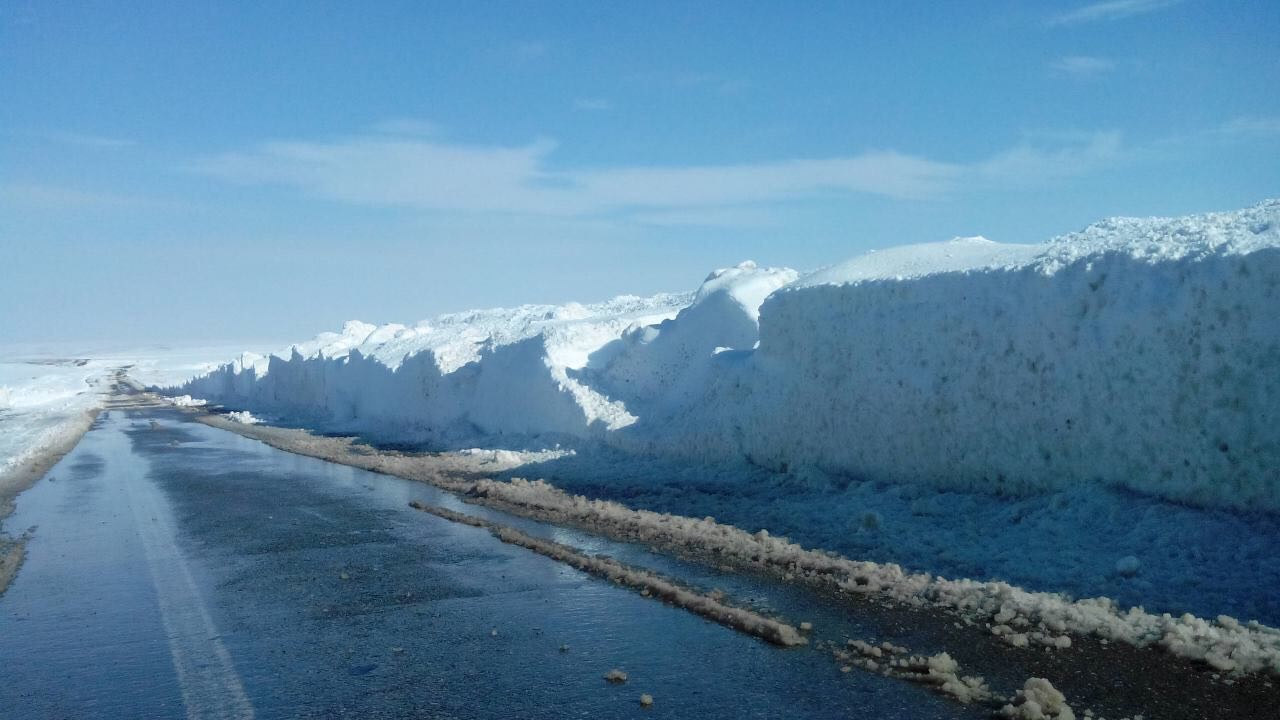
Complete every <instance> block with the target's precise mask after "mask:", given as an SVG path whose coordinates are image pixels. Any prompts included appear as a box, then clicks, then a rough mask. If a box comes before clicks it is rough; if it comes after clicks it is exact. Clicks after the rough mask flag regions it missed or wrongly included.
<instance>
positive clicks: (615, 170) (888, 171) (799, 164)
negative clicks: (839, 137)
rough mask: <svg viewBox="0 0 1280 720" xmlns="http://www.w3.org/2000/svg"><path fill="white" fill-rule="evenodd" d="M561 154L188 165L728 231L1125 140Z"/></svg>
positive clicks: (399, 143) (1064, 168)
mask: <svg viewBox="0 0 1280 720" xmlns="http://www.w3.org/2000/svg"><path fill="white" fill-rule="evenodd" d="M1046 148H1047V149H1046ZM554 151H555V145H554V144H553V143H551V142H549V141H545V140H543V141H537V142H534V143H531V144H529V145H526V146H522V147H492V146H466V145H451V144H444V143H440V142H434V141H431V140H428V139H420V138H386V137H380V136H357V137H352V138H346V139H340V140H334V141H328V142H274V143H266V144H263V145H260V146H258V147H255V148H253V149H250V150H248V151H244V152H238V153H228V154H224V155H220V156H217V157H212V158H206V159H203V160H200V161H198V162H196V163H194V164H193V165H192V166H191V168H190V169H192V170H194V171H196V172H199V173H201V174H205V175H210V176H214V177H218V178H222V179H224V180H228V181H233V182H237V183H243V184H250V185H261V184H275V185H281V186H286V187H295V188H298V189H300V190H302V191H303V192H305V193H307V194H310V195H313V196H317V197H321V198H326V199H330V200H338V201H343V202H350V203H356V204H363V205H384V206H401V207H413V208H419V209H423V210H433V211H447V212H463V213H516V214H529V215H543V216H559V217H599V216H605V215H611V214H622V215H624V216H626V217H629V218H631V219H633V220H636V221H637V222H646V223H649V224H680V223H690V224H725V223H726V222H729V221H730V220H731V219H732V218H733V217H746V216H744V215H742V214H741V213H740V212H739V213H738V214H737V215H736V216H735V215H734V214H733V213H731V212H729V211H728V209H734V208H736V209H739V210H740V209H744V208H745V209H752V208H754V209H759V208H761V207H766V206H769V205H773V204H778V203H785V202H788V201H793V200H803V199H812V198H822V197H833V196H834V197H839V196H847V195H855V194H861V195H874V196H880V197H887V198H894V199H907V200H919V199H929V198H939V197H944V196H948V195H953V194H956V193H958V192H961V191H963V190H964V189H965V188H970V187H974V186H976V185H991V184H1001V183H1005V184H1023V183H1026V182H1034V181H1037V180H1044V179H1052V178H1056V177H1061V176H1063V175H1067V174H1072V173H1077V172H1085V171H1087V170H1089V169H1091V168H1092V167H1094V166H1095V165H1097V164H1099V163H1101V162H1104V161H1106V160H1107V159H1108V158H1109V157H1111V156H1113V155H1114V154H1115V153H1117V152H1119V137H1118V136H1115V135H1098V136H1087V137H1085V138H1069V139H1065V140H1063V139H1055V140H1052V141H1050V142H1048V143H1040V144H1033V143H1030V142H1027V143H1024V144H1022V145H1019V146H1017V147H1015V148H1013V149H1011V150H1009V151H1007V152H1004V153H1001V154H999V155H996V156H994V157H991V158H988V159H986V160H983V161H980V162H975V163H970V164H960V163H951V162H942V161H937V160H931V159H928V158H923V157H918V156H913V155H906V154H903V153H898V152H892V151H877V152H867V153H862V154H859V155H852V156H845V157H831V158H797V159H787V160H777V161H772V162H755V163H740V164H729V165H694V166H668V167H606V168H576V169H573V168H570V169H553V163H552V162H551V155H552V154H553V153H554ZM734 212H737V210H735V211H734ZM757 217H759V216H757Z"/></svg>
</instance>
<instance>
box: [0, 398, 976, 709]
mask: <svg viewBox="0 0 1280 720" xmlns="http://www.w3.org/2000/svg"><path fill="white" fill-rule="evenodd" d="M410 500H421V501H423V502H428V503H433V504H440V505H446V506H450V507H453V508H455V509H462V508H466V509H467V510H468V511H469V512H478V513H488V514H489V515H493V516H496V515H498V514H494V513H492V512H490V511H484V510H482V509H480V510H477V509H473V508H470V507H469V506H463V505H462V504H461V503H460V502H458V501H457V500H456V499H454V498H451V497H450V496H447V495H445V494H443V493H441V492H440V491H438V490H435V489H433V488H430V487H428V486H425V485H422V484H419V483H412V482H408V481H404V480H399V479H396V478H391V477H386V476H381V475H375V474H371V473H368V472H364V471H361V470H357V469H353V468H349V467H345V466H341V465H334V464H330V463H326V462H323V461H320V460H315V459H310V458H303V457H299V456H295V455H290V454H287V453H284V452H280V451H277V450H273V449H271V448H269V447H267V446H265V445H262V444H260V443H258V442H255V441H252V440H248V439H245V438H242V437H239V436H237V435H234V434H231V433H227V432H223V431H220V430H216V429H213V428H210V427H207V426H205V425H202V424H199V423H196V422H192V421H190V420H189V419H188V417H187V416H186V415H184V414H182V413H180V412H177V411H173V410H166V409H154V408H150V409H133V410H130V409H114V410H110V411H108V412H105V413H104V414H103V415H102V416H101V417H100V418H99V420H98V422H97V423H96V424H95V426H94V428H93V429H92V430H91V431H90V432H89V433H88V434H87V435H86V436H85V437H84V439H83V440H82V441H81V443H80V444H79V445H78V446H77V447H76V449H75V450H73V451H72V452H71V453H70V454H69V455H67V456H66V457H65V458H63V459H62V461H61V462H59V463H58V464H57V465H56V466H55V467H54V468H53V469H52V470H51V471H50V473H49V474H48V476H47V477H46V478H45V479H44V480H43V481H42V482H40V483H39V484H38V485H37V486H36V487H34V488H33V489H31V490H29V491H27V492H26V493H25V494H23V495H22V496H21V497H20V498H19V499H18V508H17V512H16V513H15V514H14V515H13V516H12V517H11V518H10V519H9V520H8V521H7V523H6V524H7V526H8V527H9V528H11V529H13V530H18V531H20V530H22V529H24V528H27V527H34V532H33V533H32V536H31V540H30V542H29V543H28V545H27V550H28V556H27V560H26V563H25V564H24V566H23V568H22V570H21V571H20V573H19V575H18V577H17V578H16V579H15V581H14V583H13V585H12V586H11V587H10V589H9V591H8V592H7V593H6V594H5V595H3V596H0V717H3V718H62V717H66V718H135V717H136V718H181V717H187V718H247V717H261V718H276V717H281V718H284V717H290V718H291V717H325V718H328V717H359V718H379V717H432V718H511V717H522V718H539V717H547V718H551V717H557V718H559V717H592V718H597V717H685V718H687V717H698V718H717V717H724V718H734V719H735V720H737V719H741V718H755V717H779V718H780V717H787V718H797V717H841V718H847V717H880V718H885V717H889V718H892V717H902V718H951V717H984V716H986V712H985V711H984V710H982V709H980V708H965V707H963V706H960V705H958V704H956V703H954V702H952V701H950V700H947V699H945V698H943V697H940V696H937V695H935V694H933V693H931V692H930V691H929V690H928V689H926V688H923V687H920V686H916V685H912V684H909V683H904V682H901V681H898V680H891V679H888V678H883V677H880V676H877V675H872V674H869V673H860V672H854V673H841V672H840V669H839V667H838V666H837V665H836V663H834V662H833V661H832V659H831V656H830V654H829V653H826V652H822V651H819V650H816V649H814V648H811V647H810V648H803V649H797V650H784V649H779V648H776V647H773V646H771V645H768V644H766V643H764V642H763V641H760V640H758V639H755V638H752V637H748V636H745V635H742V634H739V633H737V632H734V631H733V630H730V629H727V628H725V627H722V626H720V625H716V624H713V623H711V622H708V621H706V620H704V619H702V618H699V617H697V616H694V615H691V614H689V613H687V612H685V611H683V610H679V609H676V608H673V607H669V606H666V605H664V604H662V603H660V602H656V601H654V600H651V599H648V598H644V597H641V596H639V595H637V594H635V593H633V592H630V591H628V590H625V589H622V588H618V587H615V586H613V585H612V584H610V583H608V582H605V581H601V580H598V579H594V578H591V577H588V576H586V575H584V574H582V573H580V572H578V571H576V570H573V569H571V568H568V567H566V566H564V565H561V564H558V563H556V562H554V561H552V560H550V559H547V558H545V557H542V556H539V555H535V554H533V553H531V552H529V551H527V550H524V549H521V548H518V547H514V546H510V545H505V544H503V543H501V542H500V541H498V540H497V539H495V538H494V537H492V536H491V535H490V534H489V533H488V532H486V531H484V530H482V529H478V528H473V527H469V526H465V525H460V524H455V523H451V522H449V521H447V520H444V519H441V518H438V517H434V516H431V515H428V514H426V513H422V512H418V511H415V510H413V509H410V508H409V507H408V502H409V501H410ZM505 520H506V521H509V522H510V523H511V524H513V525H517V526H519V527H520V528H521V529H522V530H525V531H526V532H532V533H537V534H540V535H542V536H544V537H549V538H555V539H557V540H560V541H562V542H566V543H570V544H573V545H575V546H577V547H581V548H583V549H586V550H589V551H592V552H609V553H610V554H613V555H615V556H619V557H623V558H625V559H626V560H627V561H628V562H636V563H639V564H645V565H648V566H651V567H656V569H659V570H662V571H663V572H667V573H669V574H672V575H676V576H678V577H681V578H682V579H685V580H686V581H688V582H691V583H694V584H702V585H703V586H706V585H709V584H712V583H714V584H716V585H718V586H721V587H725V588H726V589H728V590H729V591H730V593H731V595H732V596H735V597H737V598H740V599H747V600H750V601H753V602H757V603H759V604H760V605H761V606H771V607H774V608H782V609H783V610H785V611H787V612H790V613H797V612H800V613H809V614H810V615H811V616H812V617H815V618H818V619H819V622H823V621H824V618H826V617H830V610H829V609H825V610H824V608H823V607H819V606H818V605H813V606H809V605H806V603H810V602H816V601H813V600H806V599H804V598H803V597H802V594H801V593H798V592H797V593H793V592H792V591H790V590H788V589H786V588H778V587H768V586H764V585H760V586H756V585H753V583H756V582H758V581H753V580H750V579H742V578H732V577H720V576H716V575H715V573H714V571H711V570H707V569H705V568H702V569H698V568H696V567H693V566H689V565H685V564H683V563H680V562H679V561H675V560H670V559H662V558H660V557H656V556H653V555H652V554H649V553H647V552H646V551H645V550H644V549H643V548H634V547H627V546H619V545H615V544H612V543H609V542H607V541H602V540H599V539H597V538H591V537H590V536H584V535H581V534H577V533H574V532H572V531H568V530H564V529H561V528H555V527H551V526H542V525H539V524H538V523H534V522H532V521H528V520H520V519H514V518H505ZM824 613H827V615H824ZM793 619H795V620H800V619H805V618H803V617H801V618H793ZM830 622H831V623H834V622H837V621H836V620H831V621H830ZM839 622H845V621H844V620H841V621H839ZM849 622H853V621H849ZM849 629H850V630H851V631H856V630H859V628H849ZM860 630H862V631H866V630H867V629H866V628H861V629H860ZM561 646H567V651H562V650H561ZM612 668H621V669H623V670H625V671H626V672H627V673H628V675H629V680H628V682H626V683H624V684H610V683H607V682H605V681H604V679H603V677H602V676H603V675H604V674H605V673H606V672H607V671H609V670H610V669H612ZM641 693H648V694H650V695H652V696H653V698H654V704H653V705H652V707H650V708H642V707H641V706H640V704H639V698H640V695H641Z"/></svg>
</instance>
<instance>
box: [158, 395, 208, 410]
mask: <svg viewBox="0 0 1280 720" xmlns="http://www.w3.org/2000/svg"><path fill="white" fill-rule="evenodd" d="M165 400H167V401H168V402H169V404H170V405H173V406H175V407H204V406H205V405H208V404H209V401H208V400H201V399H200V398H193V397H191V396H190V395H178V396H176V397H168V398H165Z"/></svg>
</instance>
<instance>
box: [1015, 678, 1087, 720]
mask: <svg viewBox="0 0 1280 720" xmlns="http://www.w3.org/2000/svg"><path fill="white" fill-rule="evenodd" d="M1000 715H1001V716H1002V717H1007V718H1017V719H1018V720H1076V715H1075V713H1074V712H1072V711H1071V706H1070V705H1068V704H1067V699H1066V698H1065V697H1063V695H1062V693H1060V692H1058V690H1057V688H1055V687H1054V686H1053V685H1052V684H1051V683H1050V682H1049V681H1048V680H1045V679H1044V678H1030V679H1028V680H1027V682H1026V684H1024V685H1023V686H1022V689H1021V690H1019V691H1018V696H1017V697H1016V698H1015V699H1014V701H1013V702H1011V703H1010V704H1008V705H1005V706H1004V707H1003V708H1001V710H1000Z"/></svg>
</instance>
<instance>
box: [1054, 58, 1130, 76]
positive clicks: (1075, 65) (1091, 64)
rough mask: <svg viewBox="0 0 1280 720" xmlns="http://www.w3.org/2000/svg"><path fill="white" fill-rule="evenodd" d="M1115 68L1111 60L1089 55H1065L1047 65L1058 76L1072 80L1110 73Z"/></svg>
mask: <svg viewBox="0 0 1280 720" xmlns="http://www.w3.org/2000/svg"><path fill="white" fill-rule="evenodd" d="M1115 67H1116V64H1115V62H1114V61H1112V60H1108V59H1107V58H1101V57H1093V56H1090V55H1067V56H1065V57H1060V58H1058V59H1056V60H1053V61H1051V62H1050V63H1049V69H1050V70H1051V71H1053V72H1054V73H1055V74H1058V75H1067V76H1070V77H1073V78H1081V79H1087V78H1094V77H1098V76H1099V75H1104V74H1106V73H1109V72H1111V71H1112V70H1114V69H1115Z"/></svg>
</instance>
